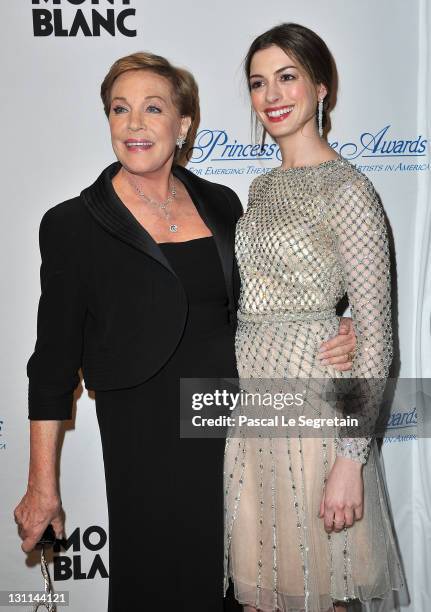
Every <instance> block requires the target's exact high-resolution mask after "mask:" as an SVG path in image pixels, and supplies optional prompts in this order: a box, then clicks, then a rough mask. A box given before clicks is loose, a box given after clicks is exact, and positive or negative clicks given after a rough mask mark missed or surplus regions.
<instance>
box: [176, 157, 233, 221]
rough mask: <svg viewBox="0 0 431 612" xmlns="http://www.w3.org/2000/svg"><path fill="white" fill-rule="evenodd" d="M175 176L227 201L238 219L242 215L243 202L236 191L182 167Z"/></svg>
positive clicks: (177, 169) (177, 168)
mask: <svg viewBox="0 0 431 612" xmlns="http://www.w3.org/2000/svg"><path fill="white" fill-rule="evenodd" d="M175 174H176V175H177V176H179V177H180V178H181V179H183V180H184V181H185V182H186V184H187V183H189V184H191V185H192V186H193V187H195V188H197V189H199V190H200V191H202V192H206V193H208V195H209V196H211V195H213V196H214V197H218V198H222V199H223V200H224V201H227V202H228V203H229V204H230V206H231V208H232V209H233V212H234V214H235V216H236V217H239V216H241V215H242V213H243V207H242V204H241V201H240V199H239V197H238V196H237V194H236V193H235V191H234V190H233V189H231V188H230V187H228V186H227V185H222V184H221V183H213V182H212V181H209V180H207V179H204V178H202V177H201V176H197V175H196V174H194V173H193V172H191V171H190V170H188V169H187V168H184V167H182V166H176V167H175Z"/></svg>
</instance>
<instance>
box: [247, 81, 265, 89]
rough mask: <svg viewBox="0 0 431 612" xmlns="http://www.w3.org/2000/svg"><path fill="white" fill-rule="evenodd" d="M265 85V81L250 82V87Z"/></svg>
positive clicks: (255, 87)
mask: <svg viewBox="0 0 431 612" xmlns="http://www.w3.org/2000/svg"><path fill="white" fill-rule="evenodd" d="M262 85H263V81H252V82H251V83H250V89H259V87H262Z"/></svg>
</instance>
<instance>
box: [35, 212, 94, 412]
mask: <svg viewBox="0 0 431 612" xmlns="http://www.w3.org/2000/svg"><path fill="white" fill-rule="evenodd" d="M60 212H62V210H61V209H60ZM39 244H40V252H41V258H42V263H41V268H40V281H41V296H40V300H39V308H38V317H37V340H36V346H35V350H34V353H33V354H32V356H31V357H30V359H29V361H28V363H27V375H28V378H29V389H28V399H29V404H28V418H29V419H31V420H51V419H52V420H66V419H70V418H71V415H72V405H73V392H74V390H75V388H76V387H77V385H78V383H79V374H78V371H79V368H80V367H81V362H82V346H83V340H82V338H83V328H84V322H85V314H86V291H85V289H84V286H83V283H82V280H81V278H80V273H79V263H78V261H77V256H76V254H75V253H76V248H75V249H73V232H71V231H70V229H69V228H68V225H67V215H66V218H65V215H61V214H59V211H58V207H55V208H53V209H51V210H49V211H48V212H47V213H45V215H44V217H43V218H42V221H41V224H40V230H39Z"/></svg>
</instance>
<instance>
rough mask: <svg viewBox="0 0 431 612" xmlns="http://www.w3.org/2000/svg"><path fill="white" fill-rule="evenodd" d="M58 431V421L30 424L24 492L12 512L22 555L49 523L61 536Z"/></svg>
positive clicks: (61, 515) (32, 546) (62, 530)
mask: <svg viewBox="0 0 431 612" xmlns="http://www.w3.org/2000/svg"><path fill="white" fill-rule="evenodd" d="M61 430H62V422H61V421H30V464H29V474H28V485H27V491H26V493H25V495H24V497H23V498H22V500H21V501H20V503H19V504H18V506H17V507H16V508H15V510H14V516H15V521H16V523H17V524H18V528H19V534H20V537H21V538H22V540H23V543H22V545H21V548H22V550H23V551H24V552H29V551H31V550H32V549H33V548H34V547H35V545H36V543H37V542H38V540H39V539H40V537H41V535H42V534H43V532H44V531H45V529H46V527H47V526H48V525H49V523H51V524H52V526H53V528H54V531H55V534H56V537H57V538H59V539H60V538H62V537H63V535H64V513H63V510H62V507H61V499H60V492H59V487H58V446H59V441H60V435H61Z"/></svg>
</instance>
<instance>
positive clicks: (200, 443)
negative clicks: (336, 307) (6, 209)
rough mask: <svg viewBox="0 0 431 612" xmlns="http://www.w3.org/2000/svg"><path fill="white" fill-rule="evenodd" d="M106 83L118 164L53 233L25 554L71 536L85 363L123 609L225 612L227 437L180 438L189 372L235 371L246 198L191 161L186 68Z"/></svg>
mask: <svg viewBox="0 0 431 612" xmlns="http://www.w3.org/2000/svg"><path fill="white" fill-rule="evenodd" d="M101 93H102V99H103V103H104V107H105V112H106V115H107V117H108V119H109V125H110V130H111V137H112V145H113V149H114V152H115V154H116V157H117V159H118V162H116V163H114V164H112V165H111V166H109V167H108V168H106V169H105V170H104V171H103V172H102V174H101V175H100V176H99V178H98V179H97V180H96V181H95V183H94V184H93V185H91V186H90V187H88V188H87V189H84V191H83V192H82V193H81V195H80V196H79V197H77V198H74V199H73V200H70V201H67V202H64V203H62V204H59V205H58V206H55V207H54V208H52V209H50V210H49V211H48V212H47V213H46V214H45V215H44V217H43V220H42V223H41V228H40V246H41V253H42V268H41V284H42V295H41V299H40V305H39V314H38V337H37V343H36V348H35V352H34V354H33V355H32V357H31V359H30V361H29V363H28V375H29V380H30V388H29V418H30V420H31V456H30V472H29V484H28V489H27V492H26V495H25V496H24V498H23V499H22V501H21V502H20V504H19V505H18V507H17V509H16V510H15V517H16V521H17V522H18V524H19V525H20V535H21V537H22V538H23V540H24V542H23V544H22V548H23V550H24V551H30V550H31V549H32V548H33V547H34V545H35V543H36V542H37V540H38V539H39V537H40V535H41V533H42V532H43V530H44V529H45V527H46V526H47V525H48V524H49V523H52V525H53V527H54V529H55V532H56V535H57V537H61V535H62V534H63V513H62V506H61V499H60V495H59V490H58V483H57V479H56V449H57V445H58V439H59V432H60V427H61V421H62V420H65V419H70V418H71V414H72V396H73V391H74V389H75V387H76V386H77V384H78V382H79V376H78V370H79V368H81V367H82V369H83V373H84V378H85V384H86V387H87V388H89V389H94V390H95V394H96V411H97V418H98V422H99V426H100V432H101V439H102V447H103V456H104V464H105V475H106V488H107V500H108V510H109V566H110V590H109V611H110V612H114V611H115V612H123V611H124V610H128V609H135V606H138V607H144V606H145V607H148V606H151V607H153V609H160V610H167V609H171V608H174V609H178V608H179V609H183V606H185V605H186V604H187V610H188V611H192V610H199V611H202V610H208V611H210V610H213V611H216V610H217V611H219V610H221V609H222V606H223V602H222V539H223V538H222V533H221V530H222V454H223V448H224V445H223V440H215V439H214V440H190V441H186V440H182V441H181V442H180V440H179V434H178V422H179V418H178V403H179V402H178V398H179V379H180V378H181V377H195V378H196V377H220V376H226V377H234V376H235V375H236V366H235V352H234V330H235V313H236V304H237V298H238V293H239V277H238V273H237V268H236V265H235V261H234V232H235V224H236V221H237V220H238V218H239V217H240V215H241V213H242V208H241V204H240V202H239V200H238V198H237V196H236V195H235V193H234V192H233V191H231V190H230V189H229V188H227V187H224V186H222V185H215V184H213V183H209V182H207V181H204V180H203V179H200V178H198V177H196V176H194V175H193V174H192V173H191V172H189V171H187V170H186V169H184V168H183V167H182V166H181V165H179V164H181V163H182V162H184V155H183V151H184V150H186V149H187V148H188V147H190V146H191V144H192V143H193V139H194V136H195V133H196V129H197V126H198V122H199V104H198V90H197V86H196V83H195V81H194V79H193V77H192V76H191V75H190V74H189V73H188V72H186V71H184V70H180V69H178V68H175V67H173V66H172V65H171V64H170V63H169V62H168V61H167V60H165V59H164V58H161V57H159V56H155V55H151V54H148V53H136V54H134V55H131V56H128V57H124V58H122V59H120V60H118V61H117V62H116V63H115V64H114V65H113V66H112V68H111V69H110V71H109V73H108V75H107V76H106V78H105V80H104V82H103V85H102V90H101ZM346 340H347V344H346ZM334 344H338V345H340V346H341V348H340V347H339V348H335V349H334V350H333V351H332V353H330V355H331V354H332V356H333V359H334V361H345V358H344V357H342V356H340V355H341V354H345V353H347V352H348V351H349V350H351V349H352V348H353V346H354V343H353V342H352V339H351V336H350V335H344V336H343V337H340V339H339V341H337V340H335V339H334ZM330 348H331V346H330ZM337 355H338V356H337ZM340 367H345V366H342V365H341V366H340Z"/></svg>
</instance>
